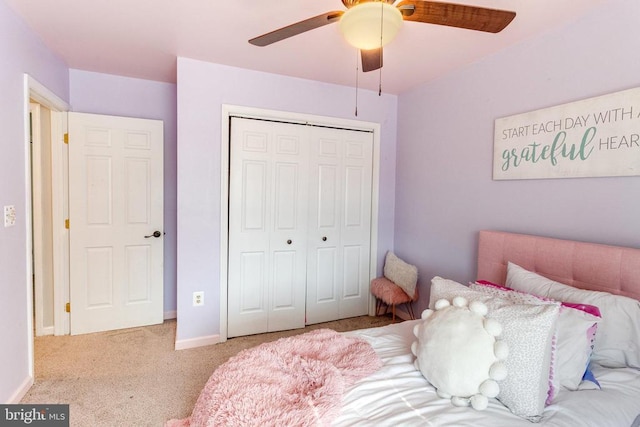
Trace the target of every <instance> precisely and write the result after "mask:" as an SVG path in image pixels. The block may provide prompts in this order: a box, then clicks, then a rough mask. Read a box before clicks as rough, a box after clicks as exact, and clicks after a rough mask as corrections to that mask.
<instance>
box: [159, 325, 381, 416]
mask: <svg viewBox="0 0 640 427" xmlns="http://www.w3.org/2000/svg"><path fill="white" fill-rule="evenodd" d="M381 365H382V362H381V361H380V359H379V358H378V356H377V355H376V354H375V352H374V351H373V348H371V346H370V345H369V343H367V342H366V341H364V340H362V339H358V338H353V337H348V336H345V335H342V334H339V333H337V332H335V331H333V330H330V329H318V330H315V331H311V332H308V333H305V334H301V335H296V336H292V337H288V338H281V339H279V340H277V341H274V342H269V343H264V344H261V345H259V346H257V347H254V348H250V349H247V350H243V351H241V352H240V353H238V354H237V355H236V356H234V357H232V358H230V359H229V360H228V361H227V362H225V363H224V364H222V365H220V366H219V367H218V369H216V370H215V371H214V372H213V374H212V375H211V377H210V378H209V380H208V381H207V384H206V385H205V387H204V389H203V390H202V392H201V393H200V396H199V397H198V401H197V402H196V405H195V407H194V409H193V412H192V413H191V416H190V417H189V418H186V419H184V420H171V421H168V422H167V424H166V427H178V426H180V427H186V426H198V427H200V426H293V425H295V426H321V425H329V424H330V423H331V421H332V420H334V419H335V417H336V416H337V415H338V414H339V412H340V408H341V404H340V402H341V400H342V395H343V393H344V391H345V390H346V389H347V388H348V387H349V386H350V385H352V384H353V383H354V382H356V381H357V380H358V379H360V378H364V377H365V376H367V375H369V374H371V373H373V372H375V371H376V370H378V369H379V368H380V367H381Z"/></svg>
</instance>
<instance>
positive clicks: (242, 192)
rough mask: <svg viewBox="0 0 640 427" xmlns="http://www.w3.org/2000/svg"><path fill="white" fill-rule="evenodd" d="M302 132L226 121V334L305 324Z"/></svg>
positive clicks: (305, 149)
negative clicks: (228, 126)
mask: <svg viewBox="0 0 640 427" xmlns="http://www.w3.org/2000/svg"><path fill="white" fill-rule="evenodd" d="M307 132H308V131H307V128H306V127H305V126H300V125H293V124H285V123H274V122H268V121H260V120H251V119H243V118H235V117H234V118H233V119H232V122H231V149H230V153H231V160H230V163H231V164H230V170H231V172H230V178H229V182H230V184H229V185H230V188H229V198H230V200H229V270H228V271H229V276H228V277H229V283H228V286H229V288H228V336H229V337H234V336H240V335H249V334H255V333H262V332H271V331H277V330H285V329H294V328H301V327H304V323H305V282H306V252H307V236H306V234H307V216H308V213H307V200H308V181H307V168H308V157H309V156H308V144H307V142H306V135H307Z"/></svg>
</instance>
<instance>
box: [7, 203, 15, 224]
mask: <svg viewBox="0 0 640 427" xmlns="http://www.w3.org/2000/svg"><path fill="white" fill-rule="evenodd" d="M14 225H16V207H15V206H13V205H9V206H5V207H4V226H5V227H13V226H14Z"/></svg>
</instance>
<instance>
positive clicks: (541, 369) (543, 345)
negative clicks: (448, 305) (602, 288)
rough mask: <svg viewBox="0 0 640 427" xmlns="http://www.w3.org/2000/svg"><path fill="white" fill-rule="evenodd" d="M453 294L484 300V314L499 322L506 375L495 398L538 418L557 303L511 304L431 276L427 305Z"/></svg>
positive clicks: (532, 418)
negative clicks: (506, 349)
mask: <svg viewBox="0 0 640 427" xmlns="http://www.w3.org/2000/svg"><path fill="white" fill-rule="evenodd" d="M456 296H461V297H464V298H466V299H467V300H468V301H480V302H483V303H485V304H486V305H487V307H488V309H489V314H488V315H487V317H489V318H493V319H495V320H497V321H498V322H499V323H500V324H501V325H502V326H503V331H502V335H501V338H502V339H503V340H504V341H505V342H506V343H507V345H508V346H509V357H507V359H506V360H505V366H506V368H507V372H508V375H507V377H506V378H505V379H504V380H503V381H499V382H498V384H499V386H500V394H499V395H498V400H500V401H501V402H502V403H503V404H504V405H505V406H506V407H508V408H509V410H511V412H513V413H514V414H516V415H518V416H521V417H523V418H526V419H528V420H529V421H534V422H537V421H539V420H540V419H541V417H542V412H543V411H544V408H545V401H546V399H547V392H548V390H549V367H550V364H551V347H552V346H551V344H552V338H553V335H554V331H555V328H556V321H557V318H558V312H559V310H560V304H559V303H554V302H550V303H549V304H543V305H539V304H514V303H511V302H510V301H508V300H505V299H503V298H496V297H493V296H492V295H487V294H484V293H482V292H478V291H474V290H472V289H469V288H468V287H467V286H464V285H462V284H460V283H457V282H454V281H453V280H447V279H443V278H441V277H434V278H433V279H432V281H431V297H430V302H429V308H434V307H435V302H436V301H437V300H440V299H449V300H451V299H453V298H454V297H456Z"/></svg>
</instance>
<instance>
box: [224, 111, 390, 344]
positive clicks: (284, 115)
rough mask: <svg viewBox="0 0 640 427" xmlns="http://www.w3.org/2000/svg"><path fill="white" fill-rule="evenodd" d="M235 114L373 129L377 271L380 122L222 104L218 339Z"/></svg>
mask: <svg viewBox="0 0 640 427" xmlns="http://www.w3.org/2000/svg"><path fill="white" fill-rule="evenodd" d="M232 116H241V117H247V118H254V119H263V120H276V121H281V122H287V123H294V124H300V125H305V124H313V125H319V126H329V127H336V128H344V129H351V130H363V131H368V132H373V171H372V172H373V173H372V190H371V245H370V252H369V280H371V279H373V278H375V277H376V275H377V271H378V204H379V191H380V124H379V123H373V122H365V121H359V120H350V119H342V118H337V117H328V116H317V115H312V114H302V113H291V112H287V111H278V110H267V109H262V108H253V107H244V106H239V105H230V104H222V122H221V124H222V126H220V127H221V131H222V137H221V140H220V141H221V144H220V333H219V342H225V341H226V340H227V314H228V312H227V286H228V262H229V253H228V248H229V173H230V171H229V155H230V152H231V150H230V147H229V143H230V140H229V138H230V130H229V126H230V123H231V117H232ZM374 313H375V306H374V301H373V299H372V298H371V296H369V315H370V316H372V315H374Z"/></svg>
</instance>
